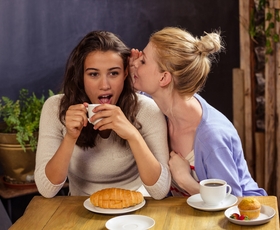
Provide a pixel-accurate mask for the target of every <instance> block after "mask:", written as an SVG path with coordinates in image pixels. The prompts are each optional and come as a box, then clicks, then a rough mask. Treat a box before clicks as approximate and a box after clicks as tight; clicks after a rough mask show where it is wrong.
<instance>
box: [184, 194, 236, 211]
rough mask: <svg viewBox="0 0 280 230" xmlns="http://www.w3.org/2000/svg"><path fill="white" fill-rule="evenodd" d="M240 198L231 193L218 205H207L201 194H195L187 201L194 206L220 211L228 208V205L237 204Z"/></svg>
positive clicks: (205, 209)
mask: <svg viewBox="0 0 280 230" xmlns="http://www.w3.org/2000/svg"><path fill="white" fill-rule="evenodd" d="M237 201H238V199H237V197H236V196H234V195H231V194H230V195H229V196H228V197H227V198H226V199H224V200H223V201H222V202H220V204H218V205H207V204H205V202H204V201H203V200H202V198H201V196H200V194H195V195H193V196H191V197H189V198H188V199H187V203H188V204H189V205H190V206H192V207H193V208H196V209H200V210H203V211H220V210H224V209H227V208H228V207H230V206H232V205H235V204H236V203H237Z"/></svg>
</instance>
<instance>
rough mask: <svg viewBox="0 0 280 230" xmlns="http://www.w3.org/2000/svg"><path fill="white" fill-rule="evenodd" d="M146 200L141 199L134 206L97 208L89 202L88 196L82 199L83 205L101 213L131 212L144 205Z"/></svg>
mask: <svg viewBox="0 0 280 230" xmlns="http://www.w3.org/2000/svg"><path fill="white" fill-rule="evenodd" d="M145 203H146V201H145V200H143V202H142V203H140V204H137V205H135V206H132V207H129V208H122V209H109V208H99V207H96V206H94V205H93V204H92V203H91V202H90V198H88V199H86V200H85V201H84V207H85V208H86V209H87V210H89V211H92V212H96V213H102V214H122V213H127V212H132V211H135V210H138V209H140V208H142V207H143V206H144V205H145Z"/></svg>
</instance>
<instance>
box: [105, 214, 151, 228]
mask: <svg viewBox="0 0 280 230" xmlns="http://www.w3.org/2000/svg"><path fill="white" fill-rule="evenodd" d="M154 225H155V221H154V219H152V218H151V217H148V216H143V215H123V216H117V217H114V218H112V219H110V220H108V221H107V222H106V224H105V226H106V228H107V229H110V230H125V229H127V230H144V229H149V228H151V227H153V226H154Z"/></svg>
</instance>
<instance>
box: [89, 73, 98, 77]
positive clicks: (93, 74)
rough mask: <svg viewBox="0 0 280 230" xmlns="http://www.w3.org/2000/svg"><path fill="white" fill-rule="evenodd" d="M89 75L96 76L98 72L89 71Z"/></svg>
mask: <svg viewBox="0 0 280 230" xmlns="http://www.w3.org/2000/svg"><path fill="white" fill-rule="evenodd" d="M89 76H91V77H97V76H98V73H96V72H91V73H89Z"/></svg>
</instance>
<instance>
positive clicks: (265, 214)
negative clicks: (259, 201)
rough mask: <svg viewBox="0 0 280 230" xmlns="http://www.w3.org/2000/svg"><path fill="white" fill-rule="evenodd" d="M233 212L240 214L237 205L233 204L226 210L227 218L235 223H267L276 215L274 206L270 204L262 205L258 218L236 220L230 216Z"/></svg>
mask: <svg viewBox="0 0 280 230" xmlns="http://www.w3.org/2000/svg"><path fill="white" fill-rule="evenodd" d="M233 213H238V214H240V213H239V210H238V207H237V206H233V207H231V208H228V209H227V210H226V211H225V216H226V218H227V219H228V220H229V221H230V222H232V223H234V224H238V225H260V224H265V223H267V222H269V221H270V220H271V218H272V217H274V215H275V210H274V209H273V208H271V207H269V206H266V205H262V206H261V211H260V215H259V217H258V218H256V219H253V220H235V219H232V218H230V216H231V214H233Z"/></svg>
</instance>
